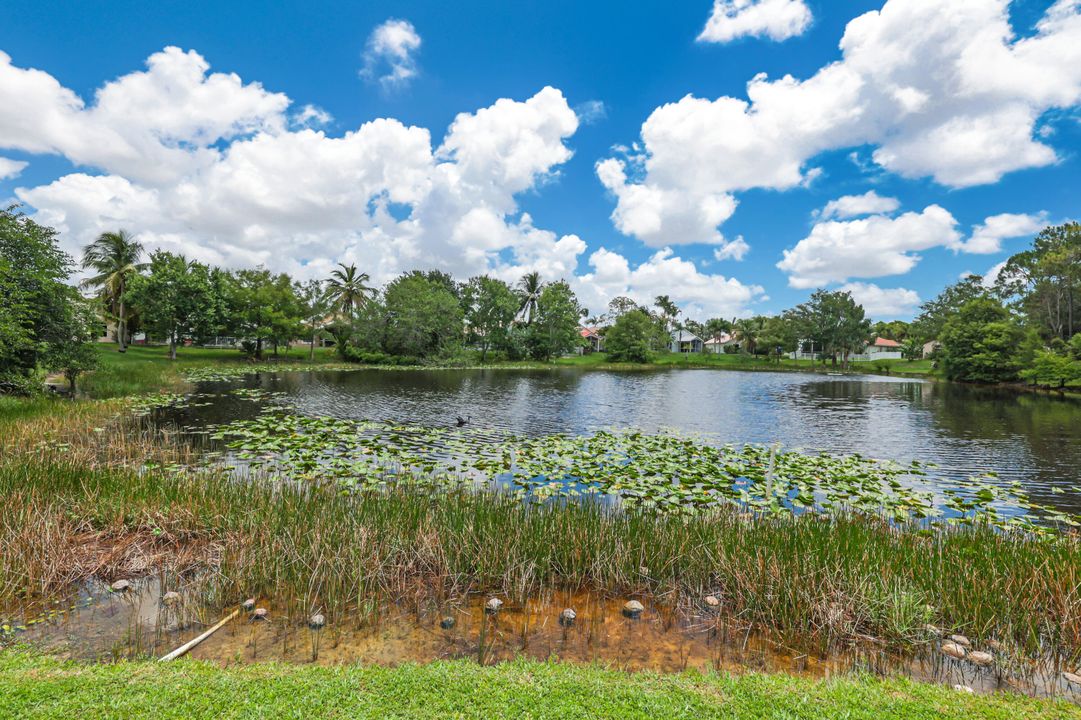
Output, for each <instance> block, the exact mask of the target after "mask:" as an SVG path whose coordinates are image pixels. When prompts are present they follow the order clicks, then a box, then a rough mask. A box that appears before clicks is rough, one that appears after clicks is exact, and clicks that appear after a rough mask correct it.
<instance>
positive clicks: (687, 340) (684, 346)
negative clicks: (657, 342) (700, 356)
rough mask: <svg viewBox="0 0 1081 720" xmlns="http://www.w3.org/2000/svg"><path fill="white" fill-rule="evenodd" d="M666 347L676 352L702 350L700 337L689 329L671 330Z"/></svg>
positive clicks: (698, 351) (696, 351)
mask: <svg viewBox="0 0 1081 720" xmlns="http://www.w3.org/2000/svg"><path fill="white" fill-rule="evenodd" d="M668 349H669V350H671V351H672V352H678V353H700V352H702V338H700V337H698V336H697V335H695V334H694V333H693V332H691V331H690V330H673V331H672V335H671V339H670V341H669V343H668Z"/></svg>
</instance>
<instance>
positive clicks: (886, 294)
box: [837, 282, 920, 320]
mask: <svg viewBox="0 0 1081 720" xmlns="http://www.w3.org/2000/svg"><path fill="white" fill-rule="evenodd" d="M837 289H838V290H841V291H842V292H849V293H852V298H853V299H854V300H855V301H856V302H858V303H859V304H860V305H862V306H863V309H864V310H865V311H866V312H867V315H868V317H871V318H874V319H876V320H894V319H896V318H898V317H909V316H911V315H912V314H913V313H915V311H916V308H918V307H919V305H920V296H919V294H918V293H917V292H916V291H915V290H908V289H906V288H881V287H879V286H878V285H875V284H874V283H861V282H853V283H847V284H845V285H842V286H841V287H839V288H837Z"/></svg>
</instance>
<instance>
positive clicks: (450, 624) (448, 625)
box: [439, 615, 458, 630]
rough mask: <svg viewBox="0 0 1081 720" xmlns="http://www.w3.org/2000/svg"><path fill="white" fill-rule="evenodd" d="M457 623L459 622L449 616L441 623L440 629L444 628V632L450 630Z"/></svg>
mask: <svg viewBox="0 0 1081 720" xmlns="http://www.w3.org/2000/svg"><path fill="white" fill-rule="evenodd" d="M457 622H458V621H457V620H455V619H454V617H453V616H451V615H447V616H446V617H445V618H443V619H442V620H440V621H439V627H441V628H443V629H444V630H450V629H451V628H452V627H454V625H455V623H457Z"/></svg>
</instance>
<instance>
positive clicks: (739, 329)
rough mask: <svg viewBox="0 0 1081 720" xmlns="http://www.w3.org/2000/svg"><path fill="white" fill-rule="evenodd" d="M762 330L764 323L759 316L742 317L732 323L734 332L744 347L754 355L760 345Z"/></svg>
mask: <svg viewBox="0 0 1081 720" xmlns="http://www.w3.org/2000/svg"><path fill="white" fill-rule="evenodd" d="M761 331H762V324H761V322H759V319H758V318H741V319H739V320H736V322H735V323H734V324H733V325H732V334H733V335H735V336H736V337H737V338H739V342H740V344H741V345H742V346H743V349H744V350H746V351H747V352H749V353H751V354H752V355H753V354H754V351H755V348H756V347H757V345H758V338H759V335H760V334H761Z"/></svg>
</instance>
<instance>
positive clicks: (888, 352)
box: [848, 337, 901, 362]
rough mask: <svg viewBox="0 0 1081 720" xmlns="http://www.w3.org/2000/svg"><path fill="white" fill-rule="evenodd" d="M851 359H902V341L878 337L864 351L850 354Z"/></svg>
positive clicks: (857, 360) (856, 360) (858, 360)
mask: <svg viewBox="0 0 1081 720" xmlns="http://www.w3.org/2000/svg"><path fill="white" fill-rule="evenodd" d="M848 359H849V360H851V361H855V362H860V361H868V360H900V359H901V343H899V342H897V341H896V340H890V339H889V338H883V337H876V338H875V339H874V340H873V341H871V342H870V343H868V344H867V346H866V347H864V348H863V351H862V352H859V353H855V354H853V355H850V356H849V358H848Z"/></svg>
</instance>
